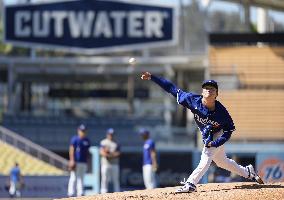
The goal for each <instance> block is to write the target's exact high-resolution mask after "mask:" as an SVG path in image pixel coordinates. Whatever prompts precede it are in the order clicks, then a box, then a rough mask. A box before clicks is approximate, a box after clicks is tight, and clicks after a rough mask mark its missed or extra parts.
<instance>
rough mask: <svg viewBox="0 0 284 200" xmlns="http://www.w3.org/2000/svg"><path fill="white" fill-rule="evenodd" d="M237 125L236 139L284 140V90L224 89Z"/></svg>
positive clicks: (224, 98) (225, 101) (224, 99)
mask: <svg viewBox="0 0 284 200" xmlns="http://www.w3.org/2000/svg"><path fill="white" fill-rule="evenodd" d="M218 98H219V99H220V101H221V102H222V103H223V105H225V106H226V108H227V109H228V111H229V112H230V114H231V116H232V118H233V120H234V122H235V125H236V131H235V132H234V134H233V136H232V139H233V140H242V141H244V140H250V141H254V140H255V141H269V140H270V141H284V115H283V113H284V104H283V102H284V91H283V90H236V91H221V92H220V94H219V97H218Z"/></svg>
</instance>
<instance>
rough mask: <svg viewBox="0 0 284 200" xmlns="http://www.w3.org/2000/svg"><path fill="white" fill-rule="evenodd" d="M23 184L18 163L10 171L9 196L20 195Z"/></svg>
mask: <svg viewBox="0 0 284 200" xmlns="http://www.w3.org/2000/svg"><path fill="white" fill-rule="evenodd" d="M22 185H23V177H22V175H21V170H20V167H19V164H18V163H15V166H14V167H13V168H12V169H11V171H10V188H9V194H10V197H15V196H16V197H21V188H22Z"/></svg>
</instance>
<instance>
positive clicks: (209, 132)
mask: <svg viewBox="0 0 284 200" xmlns="http://www.w3.org/2000/svg"><path fill="white" fill-rule="evenodd" d="M202 141H203V143H204V145H205V147H207V148H210V147H209V146H208V144H209V143H210V142H212V141H213V126H212V125H211V124H209V125H206V126H205V128H204V129H203V130H202Z"/></svg>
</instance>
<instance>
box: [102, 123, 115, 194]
mask: <svg viewBox="0 0 284 200" xmlns="http://www.w3.org/2000/svg"><path fill="white" fill-rule="evenodd" d="M100 154H101V193H106V192H109V191H108V184H109V183H110V182H112V183H113V189H114V192H119V191H120V184H119V156H120V147H119V145H118V144H117V142H116V141H115V140H114V129H113V128H109V129H108V130H107V133H106V138H105V139H104V140H102V141H101V143H100Z"/></svg>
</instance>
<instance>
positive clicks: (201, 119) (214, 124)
mask: <svg viewBox="0 0 284 200" xmlns="http://www.w3.org/2000/svg"><path fill="white" fill-rule="evenodd" d="M194 119H195V120H196V121H198V122H200V123H201V124H203V125H207V124H212V125H213V126H214V128H216V127H218V126H220V124H219V123H218V122H215V121H213V120H210V119H209V118H208V117H206V118H205V119H204V118H202V117H199V116H198V115H197V114H194Z"/></svg>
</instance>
